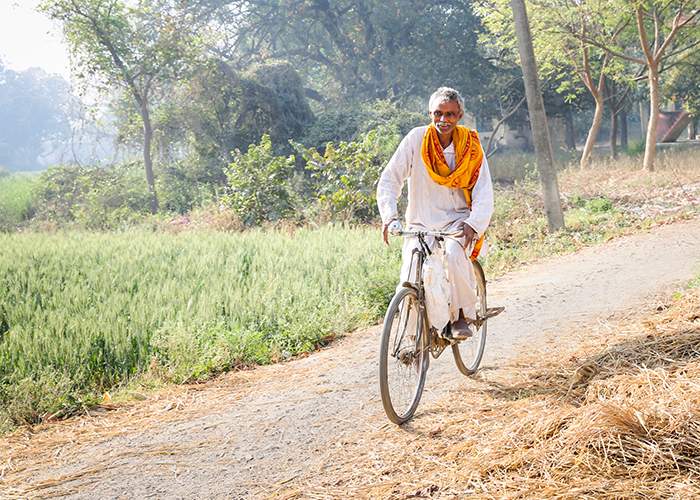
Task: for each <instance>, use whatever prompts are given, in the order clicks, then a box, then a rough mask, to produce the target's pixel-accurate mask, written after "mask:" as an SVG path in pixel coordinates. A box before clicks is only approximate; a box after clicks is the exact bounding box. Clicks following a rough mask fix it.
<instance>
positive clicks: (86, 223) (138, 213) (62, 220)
mask: <svg viewBox="0 0 700 500" xmlns="http://www.w3.org/2000/svg"><path fill="white" fill-rule="evenodd" d="M149 200H150V197H149V194H148V188H147V186H146V182H145V181H144V178H143V173H142V168H141V167H140V165H139V164H138V163H128V164H125V165H120V166H115V167H112V168H98V167H77V166H61V167H53V168H50V169H49V170H47V171H46V172H44V173H43V174H42V175H41V177H40V178H39V182H38V188H37V218H38V219H39V220H43V221H49V222H54V223H58V224H76V225H78V226H82V227H85V228H89V229H110V228H114V227H117V226H119V225H122V224H124V223H129V222H133V221H135V220H138V219H140V218H142V217H144V216H145V215H147V214H148V213H149V207H150V201H149Z"/></svg>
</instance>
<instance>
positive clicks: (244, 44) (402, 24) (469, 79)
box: [219, 0, 497, 111]
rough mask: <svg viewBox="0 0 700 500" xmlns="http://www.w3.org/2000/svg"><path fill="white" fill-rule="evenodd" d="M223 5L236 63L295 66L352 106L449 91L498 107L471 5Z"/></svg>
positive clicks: (304, 0) (352, 1)
mask: <svg viewBox="0 0 700 500" xmlns="http://www.w3.org/2000/svg"><path fill="white" fill-rule="evenodd" d="M222 3H223V4H225V5H223V6H222V7H221V9H220V10H219V15H220V16H222V18H225V19H226V21H227V22H225V23H224V22H222V23H221V24H222V25H224V26H226V27H227V29H228V30H229V31H230V32H231V35H230V36H229V37H227V38H226V41H227V42H228V44H224V47H223V48H222V49H221V53H222V55H225V56H226V57H228V58H229V60H230V61H231V63H232V64H237V65H240V67H246V66H247V65H249V64H250V63H251V62H257V61H260V60H264V59H266V58H269V57H275V58H279V59H284V60H288V61H290V62H292V63H293V64H295V67H297V68H299V71H300V72H301V73H303V74H304V76H305V79H306V82H307V84H310V85H311V86H313V87H314V88H315V89H316V90H317V91H319V92H321V93H322V94H323V95H324V96H325V97H326V98H329V97H335V98H336V100H341V101H345V102H348V101H358V100H359V101H365V100H371V99H377V98H379V99H387V98H388V99H392V100H396V99H405V98H407V97H415V96H418V97H420V98H422V99H425V98H426V96H427V95H429V94H430V93H431V92H432V91H434V90H435V88H436V87H438V86H440V85H450V86H453V87H455V88H459V89H463V90H467V89H468V90H469V92H465V94H466V95H465V99H466V101H467V102H466V105H467V108H468V109H481V108H484V106H491V107H492V109H493V110H494V111H495V110H496V109H497V102H496V101H495V100H493V99H492V97H493V96H492V95H491V89H490V88H489V86H488V82H489V81H490V76H491V75H493V74H494V72H495V68H494V67H493V65H492V64H491V63H490V62H489V61H488V60H487V59H485V58H484V57H483V56H482V54H481V52H480V50H479V47H478V43H477V37H478V34H479V32H480V31H481V30H482V28H481V25H480V22H479V20H478V18H477V17H476V16H475V15H474V14H473V12H472V9H471V2H469V1H467V0H448V1H446V2H439V3H425V2H420V1H418V0H389V1H379V0H338V1H332V2H331V1H328V0H279V1H275V2H269V1H265V0H228V1H222ZM407 12H410V13H411V15H410V16H407V15H406V13H407ZM436 61H439V62H438V63H437V64H438V66H436ZM443 63H444V64H443Z"/></svg>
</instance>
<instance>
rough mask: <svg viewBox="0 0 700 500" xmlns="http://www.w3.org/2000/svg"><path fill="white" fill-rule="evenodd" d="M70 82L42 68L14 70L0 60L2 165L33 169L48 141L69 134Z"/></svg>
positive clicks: (55, 141)
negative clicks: (49, 73) (47, 72)
mask: <svg viewBox="0 0 700 500" xmlns="http://www.w3.org/2000/svg"><path fill="white" fill-rule="evenodd" d="M70 100H71V94H70V86H69V85H68V82H66V81H65V80H64V79H63V78H60V77H57V76H49V75H47V74H46V73H44V72H43V71H42V70H39V69H30V70H27V71H20V72H17V71H12V70H10V69H6V68H4V67H3V66H2V64H1V63H0V165H3V166H5V167H8V168H9V169H10V170H34V169H38V168H39V167H40V162H39V158H38V157H39V156H40V155H41V153H42V152H43V150H44V149H45V147H46V146H47V145H48V144H49V143H58V142H60V141H63V140H65V139H66V138H67V137H68V136H69V132H70V123H69V120H68V113H67V110H68V107H69V101H70Z"/></svg>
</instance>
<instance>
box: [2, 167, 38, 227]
mask: <svg viewBox="0 0 700 500" xmlns="http://www.w3.org/2000/svg"><path fill="white" fill-rule="evenodd" d="M36 181H37V178H36V177H35V176H32V175H20V174H12V175H9V174H8V175H5V176H3V175H2V170H0V231H10V230H12V229H14V228H16V227H17V226H19V225H20V224H22V223H23V222H25V221H26V220H28V219H29V218H30V217H31V216H32V214H33V211H34V187H35V185H36Z"/></svg>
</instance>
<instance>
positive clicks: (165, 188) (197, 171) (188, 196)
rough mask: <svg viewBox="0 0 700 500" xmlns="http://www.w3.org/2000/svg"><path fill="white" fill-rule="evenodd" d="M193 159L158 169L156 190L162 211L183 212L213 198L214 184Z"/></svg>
mask: <svg viewBox="0 0 700 500" xmlns="http://www.w3.org/2000/svg"><path fill="white" fill-rule="evenodd" d="M193 161H196V160H189V159H186V160H179V161H175V162H173V163H171V164H169V165H167V166H165V167H161V168H160V169H159V171H158V176H157V178H156V190H157V192H158V201H159V204H160V209H161V210H162V211H166V212H176V213H178V214H184V213H187V212H189V211H191V210H192V209H194V208H196V207H200V206H202V205H205V204H207V203H208V202H211V201H212V200H213V199H214V198H215V189H216V187H215V184H213V183H212V181H211V179H208V178H206V177H204V175H203V172H202V170H203V168H202V167H201V166H200V165H195V164H193V163H192V162H193ZM219 169H220V167H219Z"/></svg>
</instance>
